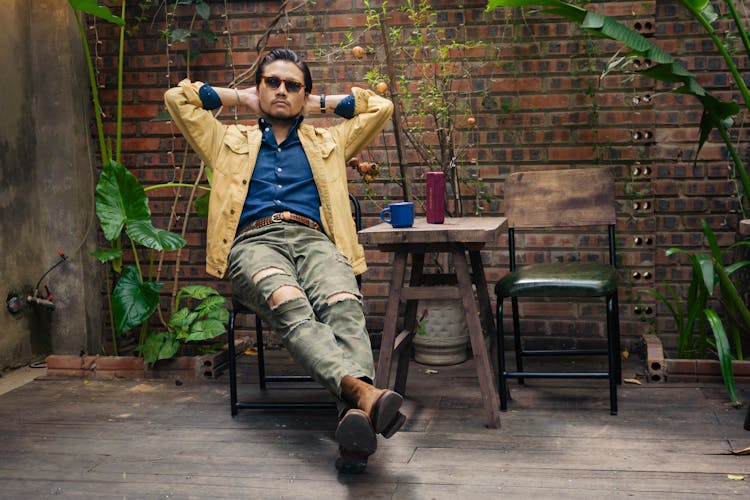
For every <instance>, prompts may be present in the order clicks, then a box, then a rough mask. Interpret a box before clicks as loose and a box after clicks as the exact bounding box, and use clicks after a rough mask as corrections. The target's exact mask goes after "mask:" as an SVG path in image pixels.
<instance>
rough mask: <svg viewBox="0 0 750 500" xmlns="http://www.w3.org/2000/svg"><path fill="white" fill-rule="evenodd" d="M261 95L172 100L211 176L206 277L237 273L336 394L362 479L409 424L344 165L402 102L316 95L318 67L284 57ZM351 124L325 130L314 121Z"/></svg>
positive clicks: (342, 443)
mask: <svg viewBox="0 0 750 500" xmlns="http://www.w3.org/2000/svg"><path fill="white" fill-rule="evenodd" d="M255 83H256V86H255V87H253V88H247V89H242V90H238V89H230V88H217V87H211V86H209V85H208V84H205V83H201V82H191V81H189V80H187V79H186V80H183V81H181V82H180V83H179V86H177V87H175V88H172V89H170V90H168V91H167V93H166V94H165V102H166V105H167V109H168V110H169V113H170V114H171V115H172V120H173V121H174V123H175V124H176V125H177V127H178V128H179V129H180V131H181V132H182V134H183V135H184V136H185V138H186V139H187V141H188V142H189V143H190V145H191V146H192V147H193V149H194V150H195V151H196V152H197V153H198V155H199V156H200V157H201V159H202V160H203V161H205V162H206V164H207V165H208V166H210V167H211V169H212V170H213V179H212V188H211V197H210V203H209V213H208V232H207V233H208V234H207V244H206V269H207V271H208V273H209V274H211V275H213V276H216V277H219V278H222V277H224V276H225V275H228V276H229V277H230V279H231V280H232V285H233V288H234V291H235V294H236V295H237V297H239V299H240V301H241V302H242V303H243V304H244V305H246V306H247V307H248V308H250V309H251V310H253V311H255V312H256V313H257V314H259V315H260V317H261V318H263V320H264V321H266V322H267V323H268V324H269V325H270V326H271V327H272V328H273V329H274V330H275V331H276V332H277V333H278V334H279V335H280V336H281V338H282V339H283V341H284V344H285V345H286V347H287V349H288V350H289V352H290V354H291V355H292V357H293V358H294V360H295V361H296V362H297V363H298V364H299V365H301V366H302V367H303V368H304V369H305V371H306V372H308V373H309V374H310V375H311V376H312V377H313V378H314V379H315V380H316V381H318V382H320V383H321V384H322V385H323V386H324V387H326V388H327V389H328V390H329V391H330V392H331V393H332V394H333V395H334V396H336V398H337V401H338V403H339V404H338V406H339V423H338V427H337V429H336V440H337V441H338V443H339V455H340V456H339V458H338V459H337V460H336V468H337V469H338V470H339V471H341V472H344V473H360V472H362V471H364V469H365V467H366V465H367V458H368V457H369V456H370V455H371V454H372V453H374V452H375V449H376V448H377V438H376V434H381V435H383V436H384V437H386V438H389V437H391V436H392V435H393V434H394V433H395V432H396V431H397V430H398V429H399V428H400V427H401V426H402V425H403V423H404V422H405V420H406V417H405V416H404V415H403V414H402V413H401V412H400V407H401V403H402V402H403V398H402V397H401V396H400V395H399V394H397V393H395V392H393V391H390V390H384V389H378V388H375V387H373V385H372V381H373V379H374V377H375V370H374V362H373V356H372V350H371V346H370V340H369V335H368V332H367V329H366V326H365V315H364V311H363V307H362V296H361V294H360V292H359V288H358V287H357V281H356V278H355V275H356V274H360V273H362V272H364V271H365V269H366V264H365V259H364V249H363V248H362V246H361V245H360V244H359V243H358V240H357V232H356V229H355V224H354V220H353V218H352V215H351V210H350V205H349V192H348V188H347V177H346V160H347V159H349V158H351V157H353V156H355V155H356V154H357V153H359V152H360V151H361V150H362V149H363V148H365V147H366V146H367V145H368V144H369V143H370V142H371V141H372V140H373V139H374V138H375V137H376V136H377V134H378V133H380V131H381V130H382V129H383V127H384V126H385V124H386V122H387V121H388V119H389V118H390V116H391V113H392V112H393V104H392V103H391V102H390V101H389V100H388V99H385V98H383V97H380V96H378V95H376V94H375V93H373V92H371V91H369V90H364V89H360V88H356V87H354V88H352V89H351V93H350V94H348V95H331V96H326V95H325V94H321V95H313V94H311V93H310V91H311V89H312V77H311V75H310V70H309V69H308V67H307V65H306V64H305V62H303V61H302V60H301V59H300V58H299V57H298V56H297V54H295V53H294V52H292V51H290V50H285V49H277V50H273V51H272V52H270V53H269V54H268V55H267V56H266V57H265V58H264V59H263V61H262V62H261V64H260V66H259V67H258V71H257V73H256V77H255ZM238 105H239V106H246V107H247V108H248V109H250V110H251V111H252V112H253V113H254V114H257V115H259V117H260V118H259V119H258V123H257V124H253V125H243V124H234V125H225V124H222V123H221V122H219V121H218V120H217V119H216V118H215V117H214V115H213V114H212V113H211V111H210V110H213V109H217V108H219V107H220V106H238ZM327 111H333V112H334V113H336V114H337V115H339V116H341V117H343V118H345V120H344V121H342V122H341V123H339V124H337V125H335V126H333V127H330V128H327V129H324V128H318V127H314V126H313V125H309V124H305V123H303V116H304V114H305V112H320V113H326V112H327Z"/></svg>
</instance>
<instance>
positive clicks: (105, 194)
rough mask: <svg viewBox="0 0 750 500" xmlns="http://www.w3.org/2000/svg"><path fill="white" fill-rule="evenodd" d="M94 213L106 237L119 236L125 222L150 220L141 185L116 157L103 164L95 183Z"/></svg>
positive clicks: (109, 238)
mask: <svg viewBox="0 0 750 500" xmlns="http://www.w3.org/2000/svg"><path fill="white" fill-rule="evenodd" d="M96 215H97V217H99V221H100V222H101V225H102V231H103V232H104V237H105V238H107V240H109V241H112V240H114V239H115V238H117V237H118V236H120V233H121V232H122V228H123V226H124V225H125V223H126V222H132V221H137V220H144V221H150V220H151V211H150V210H149V208H148V198H146V192H145V191H144V190H143V186H141V183H140V182H138V179H136V177H135V176H134V175H133V174H131V173H130V172H129V171H128V169H126V168H125V167H124V166H122V165H120V164H119V163H117V162H116V161H110V162H109V163H108V164H107V165H105V166H104V170H103V171H102V173H101V175H100V176H99V182H97V184H96Z"/></svg>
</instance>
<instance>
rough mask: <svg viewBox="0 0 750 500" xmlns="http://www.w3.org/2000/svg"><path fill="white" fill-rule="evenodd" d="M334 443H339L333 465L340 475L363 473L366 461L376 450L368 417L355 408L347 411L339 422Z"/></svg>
mask: <svg viewBox="0 0 750 500" xmlns="http://www.w3.org/2000/svg"><path fill="white" fill-rule="evenodd" d="M336 441H337V442H338V443H339V457H338V458H337V459H336V464H335V465H336V470H338V471H339V472H341V473H342V474H361V473H363V472H364V471H365V467H367V459H368V458H369V456H370V455H372V454H373V453H375V450H376V449H377V448H378V440H377V436H376V435H375V430H374V429H373V428H372V423H371V422H370V417H369V416H367V413H365V412H363V411H362V410H359V409H356V408H353V409H351V410H349V411H347V412H346V413H345V414H344V417H343V418H342V419H341V420H340V421H339V425H338V427H337V428H336Z"/></svg>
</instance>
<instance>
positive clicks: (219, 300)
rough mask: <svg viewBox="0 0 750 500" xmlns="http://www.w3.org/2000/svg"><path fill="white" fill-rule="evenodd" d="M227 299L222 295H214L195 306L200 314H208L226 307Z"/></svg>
mask: <svg viewBox="0 0 750 500" xmlns="http://www.w3.org/2000/svg"><path fill="white" fill-rule="evenodd" d="M226 303H227V299H226V298H225V297H223V296H221V295H214V296H212V297H207V298H206V299H205V300H203V301H202V302H201V303H200V304H198V306H197V307H196V308H195V310H196V312H198V313H200V314H208V313H210V312H211V311H216V310H219V309H226Z"/></svg>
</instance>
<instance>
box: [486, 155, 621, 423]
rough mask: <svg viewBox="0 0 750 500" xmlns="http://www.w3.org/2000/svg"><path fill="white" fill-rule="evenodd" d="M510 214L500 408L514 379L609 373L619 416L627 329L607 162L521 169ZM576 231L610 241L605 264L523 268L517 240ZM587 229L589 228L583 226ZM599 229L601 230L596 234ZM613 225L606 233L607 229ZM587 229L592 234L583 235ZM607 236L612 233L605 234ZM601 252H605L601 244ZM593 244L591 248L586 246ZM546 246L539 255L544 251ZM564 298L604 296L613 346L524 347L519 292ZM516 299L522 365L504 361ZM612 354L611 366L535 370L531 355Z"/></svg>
mask: <svg viewBox="0 0 750 500" xmlns="http://www.w3.org/2000/svg"><path fill="white" fill-rule="evenodd" d="M504 192H505V197H504V200H505V207H506V215H507V217H508V228H509V230H508V250H509V255H510V272H509V273H508V274H507V275H506V276H504V277H503V278H502V279H500V281H499V282H498V283H497V285H496V286H495V294H496V296H497V344H498V367H499V392H500V409H501V410H502V411H505V410H507V407H508V397H509V393H508V379H509V378H515V379H518V381H519V383H521V384H523V383H524V379H527V378H606V379H608V380H609V396H610V413H611V414H612V415H616V414H617V385H618V384H619V383H620V379H621V367H620V352H619V351H620V348H619V344H620V328H619V316H618V302H617V283H618V273H617V269H616V254H615V222H616V216H615V213H616V210H615V187H614V178H613V175H612V172H611V171H610V170H609V169H606V168H592V169H571V170H555V171H541V172H519V173H515V174H512V175H510V176H509V177H508V179H507V180H506V181H505V187H504ZM540 228H541V229H553V230H561V231H570V233H568V234H571V236H570V238H571V239H573V238H579V237H580V238H585V240H586V241H587V242H592V241H593V242H597V243H598V242H600V241H601V242H602V243H604V241H606V242H608V245H607V246H608V249H607V250H606V253H608V259H607V261H605V262H601V261H597V262H581V261H575V262H564V263H556V262H549V261H546V262H542V263H532V264H530V265H526V266H523V267H521V266H518V265H517V262H516V258H517V255H516V250H517V249H516V238H517V237H518V236H519V233H520V235H522V236H523V237H528V236H529V232H530V231H533V230H537V229H540ZM583 228H586V229H587V232H585V233H582V232H580V231H578V230H579V229H583ZM594 228H600V229H599V231H600V233H594V232H591V230H592V229H594ZM605 228H606V233H605ZM582 234H585V236H580V235H582ZM605 234H606V236H605ZM600 250H601V252H600V253H599V254H601V253H605V248H604V247H603V245H602V248H601V249H600ZM588 251H589V249H588V248H587V252H588ZM542 253H543V252H542V251H539V252H537V253H536V254H535V256H538V254H542ZM529 297H530V298H541V297H546V298H548V299H550V300H557V301H565V300H566V299H568V298H576V299H581V298H584V299H592V300H595V299H597V298H603V299H604V302H605V307H606V324H607V347H606V349H581V348H572V349H525V348H524V344H523V342H522V340H521V329H520V320H519V306H518V299H519V298H529ZM506 298H510V299H511V305H512V313H513V344H514V349H515V362H516V369H515V371H511V370H508V369H507V368H506V366H505V345H504V336H505V332H504V330H503V301H504V300H505V299H506ZM570 355H606V356H607V366H608V368H607V370H606V371H573V372H571V371H529V370H525V369H524V364H523V361H524V358H526V357H530V356H536V357H542V356H570Z"/></svg>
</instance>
